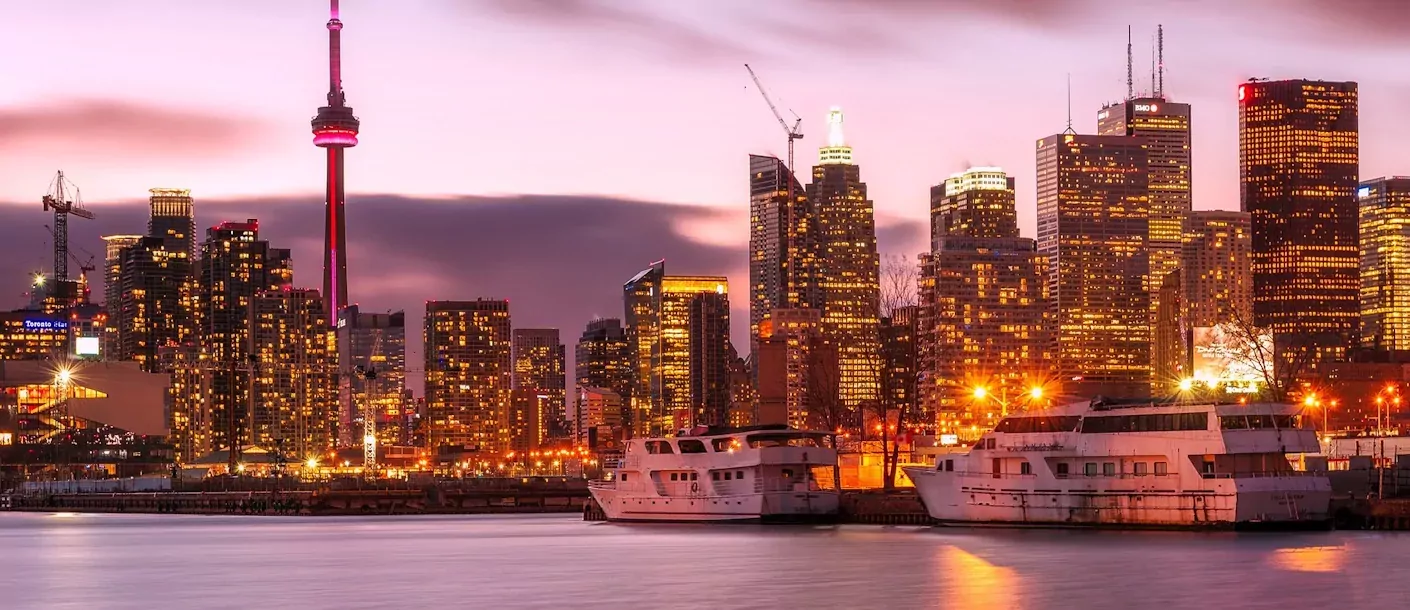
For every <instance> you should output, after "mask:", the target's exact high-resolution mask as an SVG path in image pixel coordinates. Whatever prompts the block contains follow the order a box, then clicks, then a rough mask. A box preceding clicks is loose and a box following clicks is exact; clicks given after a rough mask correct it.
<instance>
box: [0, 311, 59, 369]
mask: <svg viewBox="0 0 1410 610" xmlns="http://www.w3.org/2000/svg"><path fill="white" fill-rule="evenodd" d="M68 335H69V321H68V319H66V318H65V317H64V316H63V315H59V314H46V313H44V312H43V311H34V310H19V311H10V312H3V313H0V361H6V360H47V359H51V358H54V357H56V356H60V357H61V356H62V355H63V353H64V347H65V346H66V345H67V344H68Z"/></svg>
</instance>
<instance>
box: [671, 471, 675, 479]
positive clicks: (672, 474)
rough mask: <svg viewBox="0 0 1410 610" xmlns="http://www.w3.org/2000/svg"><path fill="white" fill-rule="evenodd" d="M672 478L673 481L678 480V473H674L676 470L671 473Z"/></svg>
mask: <svg viewBox="0 0 1410 610" xmlns="http://www.w3.org/2000/svg"><path fill="white" fill-rule="evenodd" d="M671 480H672V481H674V480H676V473H674V472H672V473H671Z"/></svg>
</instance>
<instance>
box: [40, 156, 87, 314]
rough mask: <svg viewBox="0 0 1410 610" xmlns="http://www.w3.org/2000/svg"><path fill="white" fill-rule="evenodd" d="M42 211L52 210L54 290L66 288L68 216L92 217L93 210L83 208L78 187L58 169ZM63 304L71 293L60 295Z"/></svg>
mask: <svg viewBox="0 0 1410 610" xmlns="http://www.w3.org/2000/svg"><path fill="white" fill-rule="evenodd" d="M43 202H44V211H46V212H47V211H49V210H54V286H55V288H54V289H55V290H56V291H63V290H67V289H68V288H67V282H68V279H69V216H70V215H73V216H77V217H79V218H87V219H89V220H92V219H93V212H89V211H88V210H86V209H84V208H83V197H82V196H81V195H80V194H79V191H78V187H77V186H74V184H73V183H72V182H69V181H68V179H66V178H64V171H63V170H59V173H58V175H56V176H54V181H53V182H51V183H49V193H48V194H46V195H44V200H43ZM60 298H61V299H63V300H64V303H65V304H68V303H69V302H70V299H71V298H72V296H71V295H67V294H65V295H61V297H60Z"/></svg>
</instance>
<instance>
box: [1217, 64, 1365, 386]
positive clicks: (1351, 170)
mask: <svg viewBox="0 0 1410 610" xmlns="http://www.w3.org/2000/svg"><path fill="white" fill-rule="evenodd" d="M1356 100H1357V97H1356V83H1351V82H1328V81H1310V80H1286V81H1251V82H1247V83H1244V84H1242V85H1239V177H1240V183H1241V187H1242V188H1241V194H1242V199H1241V201H1242V208H1241V209H1242V210H1243V211H1245V212H1248V213H1250V215H1251V217H1252V227H1253V295H1254V296H1253V318H1254V323H1255V324H1257V325H1258V326H1260V327H1263V328H1267V329H1268V330H1270V331H1272V333H1273V338H1274V343H1275V346H1276V349H1277V351H1278V352H1279V354H1280V358H1282V359H1284V360H1285V361H1291V360H1289V358H1290V357H1291V358H1294V359H1296V360H1299V361H1306V362H1309V363H1311V364H1314V365H1315V364H1316V363H1318V362H1325V361H1328V360H1336V359H1339V358H1342V357H1343V356H1344V355H1345V353H1346V350H1347V349H1348V348H1349V347H1351V346H1352V345H1353V344H1354V342H1355V336H1356V327H1357V324H1358V323H1359V321H1360V308H1359V304H1358V292H1359V288H1360V278H1359V275H1360V261H1359V260H1358V259H1359V243H1358V237H1357V222H1358V214H1357V204H1356V190H1357V188H1358V180H1357V175H1358V174H1357V172H1358V166H1357V164H1358V163H1359V154H1358V141H1357V139H1358V122H1357V121H1358V120H1357V101H1356Z"/></svg>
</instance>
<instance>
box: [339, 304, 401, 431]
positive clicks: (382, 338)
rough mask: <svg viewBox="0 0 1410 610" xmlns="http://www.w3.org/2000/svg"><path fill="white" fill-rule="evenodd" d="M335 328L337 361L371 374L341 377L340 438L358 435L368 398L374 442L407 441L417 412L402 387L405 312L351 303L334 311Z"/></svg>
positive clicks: (347, 366) (344, 366)
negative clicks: (366, 309) (374, 310)
mask: <svg viewBox="0 0 1410 610" xmlns="http://www.w3.org/2000/svg"><path fill="white" fill-rule="evenodd" d="M337 334H338V359H337V362H339V363H341V364H342V366H343V368H344V369H345V370H349V371H355V370H357V369H358V368H359V367H360V368H361V369H362V370H363V371H364V372H366V371H369V370H370V371H372V373H373V377H372V378H371V379H368V378H367V376H366V374H364V375H345V376H343V378H342V379H341V380H340V382H339V384H340V389H339V396H340V400H339V404H340V408H339V412H338V436H339V443H340V444H342V445H343V446H351V445H354V444H356V443H357V442H358V440H359V439H361V438H362V431H363V425H362V421H363V412H364V411H365V409H366V405H367V403H368V402H369V401H371V402H372V403H373V411H374V412H375V413H376V414H377V421H376V424H375V425H376V429H377V444H378V446H389V445H409V444H411V440H412V439H411V437H412V428H413V425H414V419H413V418H414V416H415V413H414V411H412V410H411V409H410V406H411V401H410V399H409V396H408V394H407V390H406V313H405V312H401V311H394V312H387V313H372V312H364V311H362V309H361V308H360V307H359V306H358V305H355V304H354V305H349V306H347V307H344V308H343V311H342V312H340V313H339V314H338V329H337Z"/></svg>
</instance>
